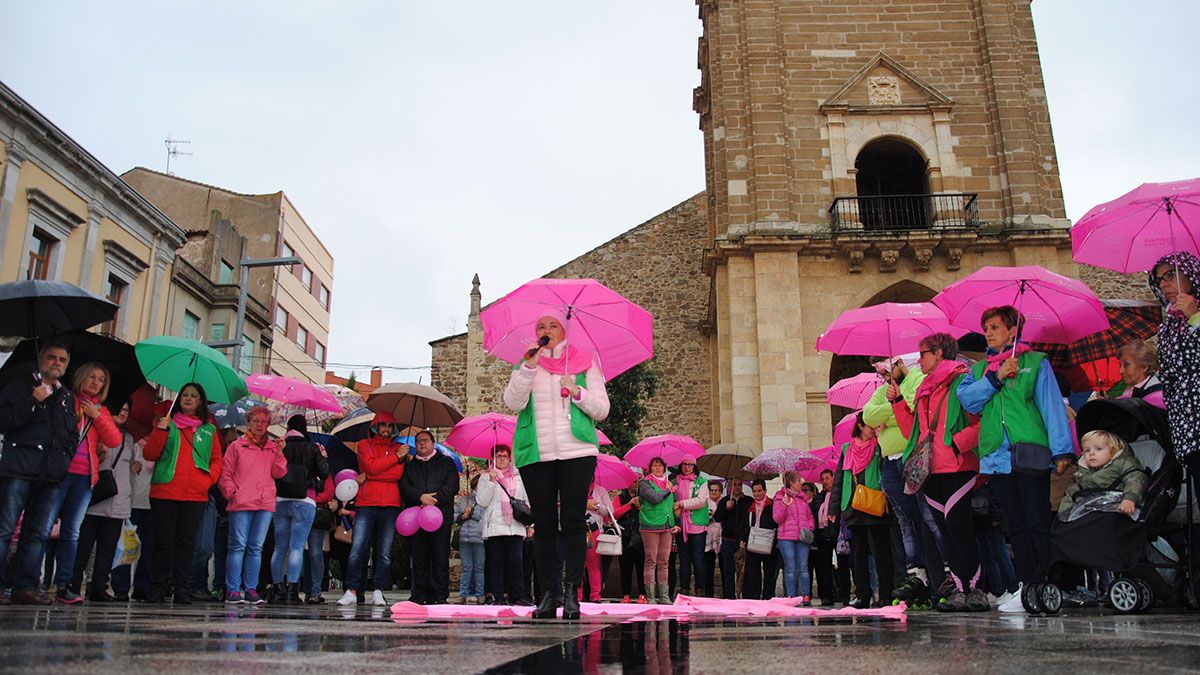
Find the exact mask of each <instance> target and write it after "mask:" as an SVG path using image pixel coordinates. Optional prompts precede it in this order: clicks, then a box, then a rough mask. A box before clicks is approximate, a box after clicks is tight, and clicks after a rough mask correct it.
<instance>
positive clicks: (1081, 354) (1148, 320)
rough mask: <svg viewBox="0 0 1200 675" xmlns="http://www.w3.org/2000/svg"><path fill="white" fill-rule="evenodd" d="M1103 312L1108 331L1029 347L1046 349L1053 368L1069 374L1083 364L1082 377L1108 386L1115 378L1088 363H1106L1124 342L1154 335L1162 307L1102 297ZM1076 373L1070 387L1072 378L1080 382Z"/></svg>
mask: <svg viewBox="0 0 1200 675" xmlns="http://www.w3.org/2000/svg"><path fill="white" fill-rule="evenodd" d="M1104 313H1105V314H1106V315H1107V316H1108V321H1109V323H1110V324H1111V326H1110V327H1109V328H1108V329H1107V330H1102V331H1100V332H1099V333H1093V334H1092V335H1089V336H1087V337H1085V338H1083V339H1080V340H1076V341H1074V342H1072V343H1069V344H1065V345H1059V344H1052V343H1047V342H1036V343H1033V344H1032V345H1031V346H1032V347H1033V348H1034V349H1036V350H1038V351H1042V352H1045V353H1046V356H1047V357H1048V358H1049V359H1050V364H1051V365H1052V366H1054V368H1055V369H1057V370H1061V371H1063V372H1064V373H1067V374H1068V375H1070V373H1071V371H1074V370H1076V367H1077V366H1081V365H1082V366H1083V368H1082V378H1083V380H1086V381H1087V382H1088V383H1089V384H1090V385H1091V386H1102V385H1104V384H1107V385H1108V386H1111V385H1112V384H1113V383H1114V382H1115V380H1113V379H1112V376H1111V374H1108V373H1107V371H1108V370H1109V369H1108V368H1100V367H1099V366H1094V365H1093V366H1091V367H1088V364H1107V362H1108V361H1109V359H1113V358H1115V357H1116V356H1117V352H1118V351H1119V350H1120V349H1121V346H1122V345H1124V344H1125V343H1126V342H1129V341H1130V340H1145V339H1148V338H1150V337H1153V336H1154V335H1155V334H1156V333H1157V332H1158V324H1159V323H1161V322H1162V309H1161V308H1160V307H1159V306H1158V305H1157V304H1154V303H1149V302H1141V301H1138V300H1105V301H1104ZM1102 371H1104V372H1102ZM1078 375H1079V374H1078V373H1076V377H1072V378H1071V379H1072V380H1073V382H1072V384H1073V386H1074V385H1075V383H1076V382H1075V381H1077V380H1079V381H1082V380H1080V378H1079V377H1078ZM1106 388H1107V387H1106Z"/></svg>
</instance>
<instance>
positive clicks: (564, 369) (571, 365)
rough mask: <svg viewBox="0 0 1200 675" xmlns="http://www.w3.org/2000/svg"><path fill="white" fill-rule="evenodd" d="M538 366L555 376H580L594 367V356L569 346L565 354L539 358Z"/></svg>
mask: <svg viewBox="0 0 1200 675" xmlns="http://www.w3.org/2000/svg"><path fill="white" fill-rule="evenodd" d="M538 365H539V366H541V367H542V368H544V369H545V370H547V371H548V372H551V373H554V374H555V375H578V374H579V373H582V372H585V371H587V369H588V368H591V367H592V355H591V354H589V353H588V352H585V351H581V350H579V349H576V348H575V345H572V344H568V345H567V348H566V352H565V353H564V354H560V355H558V356H546V355H544V354H543V355H541V356H539V357H538Z"/></svg>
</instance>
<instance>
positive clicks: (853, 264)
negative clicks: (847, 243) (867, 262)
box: [850, 250, 863, 274]
mask: <svg viewBox="0 0 1200 675" xmlns="http://www.w3.org/2000/svg"><path fill="white" fill-rule="evenodd" d="M862 264H863V252H862V251H861V250H852V251H850V273H851V274H858V273H860V272H862Z"/></svg>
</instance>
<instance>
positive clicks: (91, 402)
mask: <svg viewBox="0 0 1200 675" xmlns="http://www.w3.org/2000/svg"><path fill="white" fill-rule="evenodd" d="M108 381H109V376H108V369H107V368H105V367H104V366H102V365H100V364H99V363H94V362H93V363H85V364H83V365H82V366H80V367H79V368H78V369H77V370H76V371H75V377H74V379H73V381H72V386H73V387H74V389H75V407H76V413H78V414H77V416H78V418H79V445H78V446H77V447H76V449H75V457H74V458H72V459H71V465H70V467H69V468H68V469H67V476H66V477H65V478H63V480H62V482H61V483H59V485H58V491H57V492H56V493H55V495H54V504H53V506H52V507H51V508H50V518H49V520H47V522H46V526H45V527H46V531H47V532H49V531H50V528H51V527H53V526H54V521H55V520H61V521H62V524H61V526H60V527H59V531H58V532H59V534H58V548H57V549H56V551H55V554H54V584H55V585H56V586H58V597H57V600H58V602H61V603H63V604H64V605H78V604H80V603H82V602H83V598H82V597H81V596H80V595H79V594H78V593H76V592H74V591H73V590H71V588H70V586H71V584H70V583H69V582H70V580H71V573H72V572H73V571H74V570H75V552H76V550H77V549H78V548H79V527H80V526H81V525H83V517H84V515H85V514H86V513H87V508H88V504H89V503H91V501H92V487H93V486H94V485H95V484H96V479H97V477H98V476H99V466H100V461H101V460H103V459H104V456H105V454H106V453H107V449H108V448H115V447H119V446H120V445H121V441H122V436H121V430H120V429H118V428H117V425H116V423H115V422H113V420H112V415H110V414H109V412H108V409H106V408H105V407H104V406H103V405H101V404H102V403H103V402H104V399H105V398H107V397H108Z"/></svg>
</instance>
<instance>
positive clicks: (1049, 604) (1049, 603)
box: [1037, 584, 1063, 614]
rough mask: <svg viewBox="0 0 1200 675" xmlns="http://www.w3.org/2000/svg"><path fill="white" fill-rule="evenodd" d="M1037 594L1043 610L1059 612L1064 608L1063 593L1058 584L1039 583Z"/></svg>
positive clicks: (1053, 612)
mask: <svg viewBox="0 0 1200 675" xmlns="http://www.w3.org/2000/svg"><path fill="white" fill-rule="evenodd" d="M1037 596H1038V601H1039V602H1040V603H1041V605H1042V610H1043V611H1045V612H1046V613H1047V614H1058V613H1059V611H1061V610H1062V604H1063V594H1062V590H1060V589H1059V588H1058V586H1055V585H1054V584H1038V586H1037Z"/></svg>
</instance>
